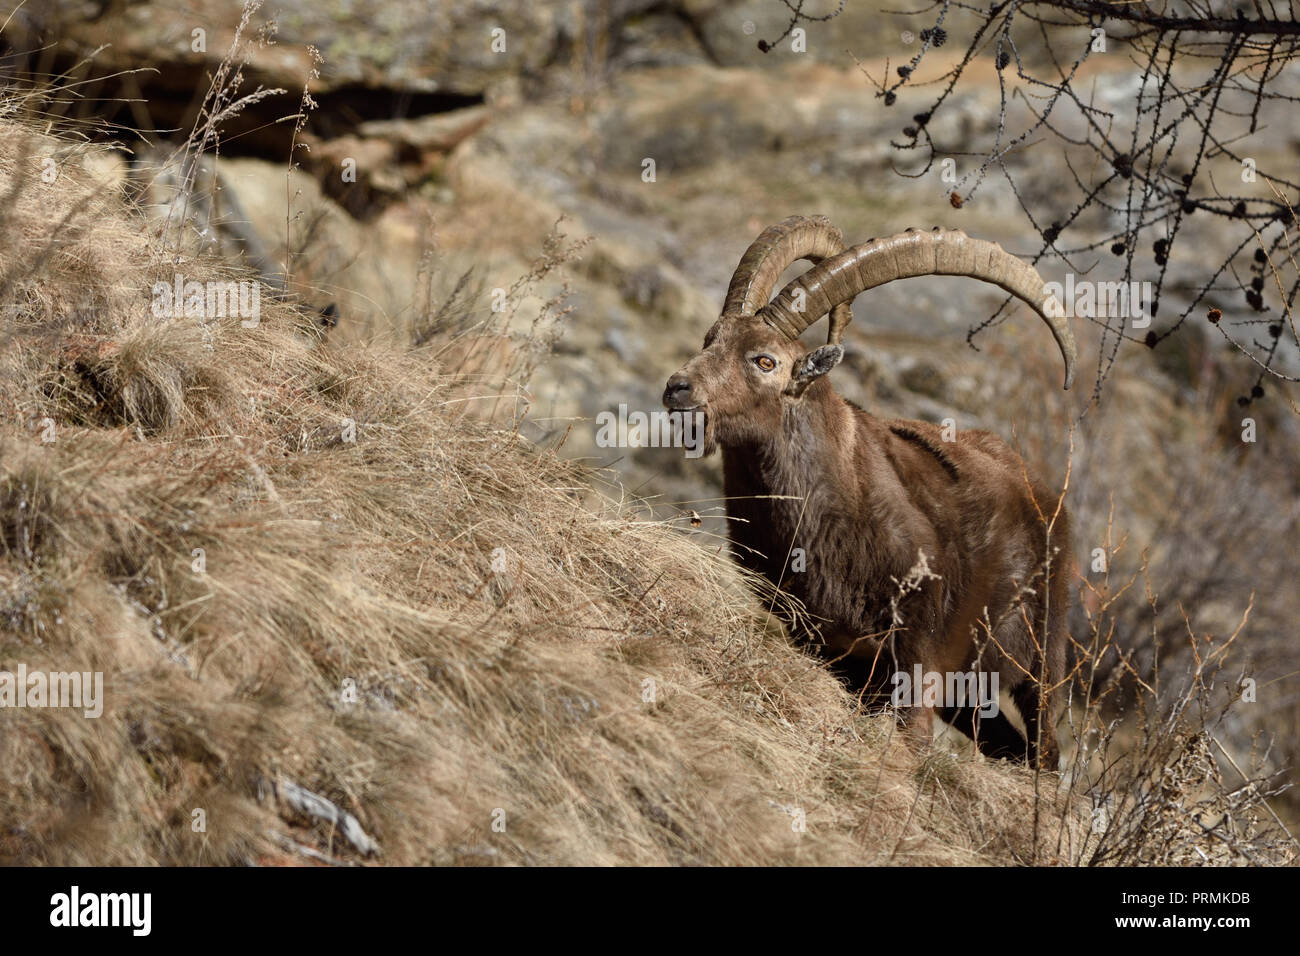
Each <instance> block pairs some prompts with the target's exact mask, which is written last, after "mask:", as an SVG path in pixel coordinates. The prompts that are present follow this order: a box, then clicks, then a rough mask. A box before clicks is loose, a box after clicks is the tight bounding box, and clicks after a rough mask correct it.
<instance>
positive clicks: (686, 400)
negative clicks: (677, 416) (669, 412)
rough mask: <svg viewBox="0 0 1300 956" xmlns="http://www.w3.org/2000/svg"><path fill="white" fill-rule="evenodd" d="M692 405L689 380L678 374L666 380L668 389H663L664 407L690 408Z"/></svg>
mask: <svg viewBox="0 0 1300 956" xmlns="http://www.w3.org/2000/svg"><path fill="white" fill-rule="evenodd" d="M693 404H695V403H694V402H692V401H691V382H690V379H688V378H687V377H686V376H685V375H683V374H682V373H681V372H678V373H677V374H676V375H674V376H673V377H672V378H670V379H669V380H668V387H667V388H665V389H664V407H665V408H690V407H691V406H692V405H693Z"/></svg>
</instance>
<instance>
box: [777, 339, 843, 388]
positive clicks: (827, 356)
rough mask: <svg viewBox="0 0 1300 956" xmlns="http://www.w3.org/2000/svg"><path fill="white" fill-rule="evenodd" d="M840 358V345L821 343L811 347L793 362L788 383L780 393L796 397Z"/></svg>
mask: <svg viewBox="0 0 1300 956" xmlns="http://www.w3.org/2000/svg"><path fill="white" fill-rule="evenodd" d="M842 358H844V346H842V345H823V346H822V347H821V348H819V349H813V350H812V351H811V352H809V353H808V354H807V355H805V356H804V357H803V358H801V359H800V360H799V361H798V362H796V363H795V365H794V369H793V371H792V372H791V373H790V384H789V385H787V386H786V387H785V388H784V389H783V390H782V394H785V395H789V396H790V397H791V398H798V397H799V396H800V395H802V394H803V391H804V389H805V388H807V387H808V386H809V385H811V384H812V383H813V382H815V381H817V379H819V378H821V377H822V376H823V375H825V374H826V373H827V372H829V371H830V370H831V369H833V368H834V367H835V366H837V365H839V364H840V360H841V359H842Z"/></svg>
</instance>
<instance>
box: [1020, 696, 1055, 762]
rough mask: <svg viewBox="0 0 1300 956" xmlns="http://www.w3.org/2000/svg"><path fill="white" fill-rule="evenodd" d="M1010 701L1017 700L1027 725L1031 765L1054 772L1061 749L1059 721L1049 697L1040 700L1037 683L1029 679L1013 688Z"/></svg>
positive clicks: (1022, 717)
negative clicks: (1057, 733)
mask: <svg viewBox="0 0 1300 956" xmlns="http://www.w3.org/2000/svg"><path fill="white" fill-rule="evenodd" d="M1011 699H1012V700H1013V701H1015V704H1016V707H1017V709H1019V711H1020V716H1021V719H1023V720H1024V722H1025V736H1026V738H1027V740H1026V742H1025V743H1026V748H1027V751H1028V753H1027V756H1028V759H1029V764H1030V766H1038V767H1040V768H1041V769H1043V770H1055V769H1056V767H1057V763H1058V762H1059V760H1060V757H1061V750H1060V748H1059V747H1058V746H1057V744H1056V720H1055V715H1054V712H1053V710H1052V702H1051V699H1050V695H1049V697H1048V699H1044V700H1040V698H1039V693H1038V681H1036V680H1031V679H1026V680H1023V681H1021V682H1020V683H1019V684H1017V685H1016V686H1015V687H1013V688H1011ZM1043 715H1046V716H1047V720H1046V721H1044V720H1042V716H1043ZM1040 736H1041V739H1039V738H1040Z"/></svg>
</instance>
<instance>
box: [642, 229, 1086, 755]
mask: <svg viewBox="0 0 1300 956" xmlns="http://www.w3.org/2000/svg"><path fill="white" fill-rule="evenodd" d="M798 259H807V260H809V261H810V262H812V263H813V265H812V267H811V268H810V269H809V270H808V271H807V272H805V273H804V274H803V275H801V276H800V277H799V278H797V279H795V280H794V281H793V282H791V283H790V284H789V285H787V286H786V288H785V289H784V290H783V291H782V292H781V293H780V294H779V295H778V296H777V297H776V298H775V299H773V300H771V301H770V302H769V301H768V300H769V298H770V296H771V292H772V289H773V287H774V286H775V283H776V281H777V279H778V278H779V277H780V275H781V273H782V272H784V270H785V269H786V268H787V267H788V266H789V265H790V264H791V263H793V262H795V261H796V260H798ZM921 275H965V276H971V277H973V278H977V279H981V280H983V281H986V282H991V283H994V284H996V285H998V286H1000V287H1001V288H1003V289H1005V290H1006V291H1008V292H1010V293H1012V294H1013V295H1016V296H1018V297H1019V298H1021V299H1022V300H1024V301H1025V302H1027V303H1028V304H1029V305H1031V306H1032V307H1033V308H1034V310H1035V311H1036V312H1037V313H1038V315H1039V316H1040V317H1041V318H1042V319H1043V321H1044V322H1046V323H1047V325H1048V328H1049V329H1050V330H1051V332H1052V334H1053V336H1054V338H1055V340H1056V344H1057V346H1058V348H1059V349H1060V351H1061V355H1062V358H1063V359H1064V362H1065V368H1066V383H1065V384H1066V387H1067V388H1068V387H1069V384H1070V380H1071V378H1072V375H1073V369H1074V360H1075V345H1074V339H1073V337H1072V335H1071V332H1070V329H1069V326H1068V324H1067V322H1066V320H1065V319H1064V318H1063V315H1064V313H1063V311H1062V310H1060V309H1059V307H1058V306H1057V304H1056V303H1055V302H1054V301H1053V300H1052V298H1051V296H1050V295H1047V294H1045V292H1044V283H1043V280H1042V279H1041V277H1040V276H1039V275H1038V273H1037V272H1036V271H1035V270H1034V269H1033V268H1032V267H1031V266H1029V265H1028V264H1026V263H1024V262H1021V261H1020V260H1018V259H1016V258H1015V257H1013V256H1010V255H1008V254H1007V253H1005V252H1003V251H1002V249H1000V248H999V247H998V246H996V245H994V244H993V243H990V242H984V241H980V240H973V239H970V238H968V237H967V236H965V235H964V234H963V233H961V232H957V231H944V230H938V229H936V230H934V231H932V232H929V233H922V232H916V231H914V230H908V231H907V232H905V233H900V234H898V235H896V236H891V237H889V238H886V239H879V240H875V239H873V240H868V241H867V242H865V243H862V244H861V245H858V246H855V247H853V248H852V249H845V248H844V244H843V240H842V238H841V235H840V233H839V230H837V229H836V228H835V227H834V226H832V225H831V224H830V222H829V221H828V220H826V219H825V218H824V217H820V216H818V217H798V216H796V217H791V218H790V219H787V220H785V221H783V222H781V223H779V224H777V225H775V226H772V227H770V228H768V229H767V230H765V231H764V232H763V233H762V235H760V236H759V237H758V239H757V240H755V242H754V243H753V244H752V245H751V246H750V247H749V250H748V251H747V252H746V253H745V256H744V258H743V259H742V260H741V262H740V266H739V267H738V268H737V270H736V273H735V275H734V276H733V278H732V281H731V285H730V288H729V290H728V293H727V299H726V303H725V305H724V307H723V310H722V316H721V317H720V318H719V319H718V320H717V321H716V322H715V323H714V324H713V326H712V327H711V328H710V329H709V331H708V334H707V335H706V336H705V339H704V347H703V349H702V350H701V351H700V352H699V353H697V354H696V355H695V356H694V357H693V358H691V360H690V361H689V362H687V363H686V365H685V366H684V367H683V368H682V369H681V370H680V371H679V372H677V373H676V374H674V375H673V376H672V377H671V378H669V380H668V384H667V387H666V388H665V390H664V398H663V400H664V405H665V406H666V407H667V408H669V409H673V410H679V411H685V410H690V411H692V412H697V413H703V415H704V420H705V435H704V450H705V454H711V453H712V452H713V451H715V450H717V449H719V448H720V449H721V451H722V456H723V481H724V491H725V494H726V498H727V516H728V519H729V523H730V534H731V538H732V543H733V552H734V554H735V557H736V560H737V561H739V562H740V563H741V564H742V565H743V566H745V567H747V568H749V569H751V570H753V571H756V572H758V573H759V574H761V575H763V576H764V577H766V578H767V579H768V580H769V581H770V582H771V583H772V584H774V585H775V586H776V587H777V588H779V589H781V590H783V591H784V592H786V593H788V594H790V595H792V596H794V597H795V598H797V599H798V600H799V602H800V603H801V604H802V606H803V608H804V610H805V611H806V612H807V614H806V615H803V614H800V615H798V616H797V617H794V616H791V617H789V618H788V623H789V624H790V626H791V632H792V636H793V637H794V638H795V639H796V640H797V641H800V642H801V643H805V644H807V645H808V646H810V647H812V648H814V649H815V650H816V651H817V652H818V653H820V654H821V655H823V656H824V657H825V658H826V659H827V660H828V661H829V662H830V663H831V665H832V667H833V669H834V670H835V671H836V672H837V673H838V674H839V675H840V676H841V677H842V678H843V679H844V680H845V681H846V682H847V683H848V684H849V686H850V688H851V689H852V690H854V691H855V692H857V693H858V694H859V695H861V696H862V698H863V699H864V700H865V701H866V702H868V703H869V704H880V705H883V704H886V703H888V701H889V698H890V693H889V691H890V687H891V686H892V681H891V678H892V675H894V674H896V673H898V672H900V671H904V672H910V671H912V670H913V668H920V669H921V670H922V671H925V672H931V671H933V672H940V673H947V672H966V671H974V672H979V673H988V674H993V675H996V677H997V683H998V684H1000V686H1001V687H1002V688H1004V689H1006V690H1007V692H1008V696H1009V697H1010V699H1011V700H1012V701H1013V702H1014V704H1015V708H1016V710H1017V711H1019V713H1020V716H1021V718H1022V720H1023V723H1024V728H1025V731H1024V733H1023V734H1022V733H1021V732H1020V731H1019V730H1017V729H1016V727H1015V726H1014V725H1013V724H1012V723H1011V721H1010V720H1008V718H1007V717H1006V715H1005V714H1003V713H998V714H997V715H996V716H992V717H990V716H989V715H988V711H987V709H983V710H984V712H983V713H981V710H982V708H980V707H978V706H969V705H967V706H960V705H958V704H945V705H942V706H916V707H909V708H902V709H900V710H899V711H898V715H899V719H900V721H901V723H902V725H903V726H904V728H905V729H906V730H907V731H908V737H909V739H911V740H913V741H925V740H928V739H929V738H930V736H931V734H932V728H933V719H934V716H935V713H936V712H937V713H938V715H939V716H940V717H942V718H943V719H944V720H946V721H947V722H949V723H950V724H952V725H953V726H954V727H956V728H957V729H958V730H960V731H962V732H963V733H965V734H966V735H967V736H969V737H971V738H972V739H973V740H975V742H976V745H977V746H978V747H979V749H980V750H981V751H982V752H983V753H985V754H987V755H989V756H998V757H1012V758H1018V759H1026V760H1029V761H1030V762H1031V763H1034V764H1036V765H1040V766H1044V767H1047V768H1052V767H1054V766H1055V765H1056V762H1057V758H1058V748H1057V744H1056V739H1055V734H1054V727H1055V723H1056V717H1057V716H1058V714H1059V700H1060V697H1059V695H1054V694H1053V690H1054V689H1056V685H1057V684H1058V683H1059V682H1061V681H1062V680H1064V678H1065V657H1066V653H1065V648H1066V641H1067V637H1066V632H1065V616H1066V611H1067V601H1068V584H1069V574H1070V570H1071V567H1072V561H1071V558H1070V536H1069V519H1068V516H1067V515H1066V512H1065V510H1064V508H1063V507H1061V502H1060V497H1059V495H1057V494H1055V493H1053V492H1051V491H1050V490H1049V489H1048V487H1047V486H1046V485H1044V484H1043V483H1042V482H1040V481H1039V480H1038V479H1037V478H1035V477H1033V476H1032V474H1031V473H1030V471H1029V469H1028V468H1027V466H1026V465H1025V463H1024V462H1023V461H1022V460H1021V458H1020V457H1019V456H1018V455H1017V454H1016V453H1015V452H1014V451H1012V450H1011V448H1009V447H1008V446H1007V445H1006V444H1005V443H1004V442H1003V441H1002V440H1001V439H999V438H998V437H997V436H995V435H993V434H991V433H989V432H985V431H974V430H972V431H959V432H957V433H956V434H955V435H945V434H944V432H943V430H941V429H940V428H939V427H938V426H935V425H933V424H930V423H927V422H918V421H903V420H891V419H883V418H878V417H876V416H874V415H871V414H869V413H868V412H866V411H865V410H864V409H862V408H861V407H859V406H857V405H855V404H853V403H851V402H849V401H846V400H845V399H843V398H841V397H840V396H838V395H836V394H835V391H834V388H833V387H832V385H831V382H830V378H829V376H828V373H829V372H830V371H831V370H832V369H834V368H835V366H836V365H838V364H839V363H840V361H841V359H842V358H843V357H844V348H843V345H842V344H841V341H842V338H843V334H844V330H845V328H846V327H847V325H848V323H849V320H850V319H851V317H852V313H851V311H850V305H851V303H852V301H853V299H854V298H855V297H856V296H857V295H858V294H860V293H861V292H864V291H866V290H867V289H871V288H874V287H875V286H878V285H881V284H883V283H885V282H890V281H893V280H894V279H900V278H906V277H911V276H921ZM828 313H829V315H830V334H829V339H828V342H827V344H825V345H823V346H820V347H817V348H813V349H811V350H809V349H807V348H805V347H804V346H803V345H801V344H800V342H799V338H798V337H799V335H800V334H801V333H802V332H803V331H804V330H805V329H807V328H808V326H810V325H811V324H812V323H813V322H814V321H816V320H817V319H819V318H820V317H822V316H823V315H826V314H828ZM948 438H951V439H952V440H946V439H948ZM795 549H802V551H803V553H804V554H806V556H807V558H806V563H805V566H804V567H803V568H802V569H801V570H796V569H794V568H792V567H791V566H790V564H789V560H788V559H789V556H790V555H791V554H792V553H793V552H794V551H795ZM995 686H996V685H995Z"/></svg>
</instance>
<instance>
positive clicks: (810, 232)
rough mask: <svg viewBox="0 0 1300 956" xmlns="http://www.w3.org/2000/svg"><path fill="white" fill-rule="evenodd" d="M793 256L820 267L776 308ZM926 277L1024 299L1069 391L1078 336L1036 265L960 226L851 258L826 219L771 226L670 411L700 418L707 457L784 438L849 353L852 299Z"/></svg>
mask: <svg viewBox="0 0 1300 956" xmlns="http://www.w3.org/2000/svg"><path fill="white" fill-rule="evenodd" d="M798 259H807V260H809V261H810V262H812V263H813V267H812V268H811V269H809V270H808V271H807V272H805V273H804V274H803V275H801V276H800V277H799V278H797V279H795V280H794V281H792V282H791V283H790V284H789V285H787V286H786V287H785V288H784V289H783V290H782V291H781V293H780V294H779V295H778V296H777V297H776V298H775V299H772V301H771V302H769V301H768V299H769V298H770V297H771V294H772V289H773V288H774V287H775V285H776V282H777V280H778V279H779V278H780V277H781V273H782V272H784V271H785V270H786V268H788V267H789V265H790V264H791V263H792V262H794V261H796V260H798ZM926 275H963V276H971V277H972V278H976V279H981V280H983V281H985V282H990V283H992V284H994V285H997V286H999V287H1001V288H1002V289H1005V290H1006V291H1007V292H1010V293H1011V294H1012V295H1015V296H1017V297H1018V298H1020V299H1022V300H1024V301H1025V302H1027V303H1028V304H1029V305H1030V306H1032V307H1033V309H1034V311H1036V312H1037V313H1038V314H1039V316H1040V317H1042V319H1043V321H1045V322H1046V323H1047V325H1048V327H1049V328H1050V329H1051V331H1052V335H1053V337H1054V338H1055V339H1056V344H1057V346H1058V347H1059V348H1060V350H1061V357H1062V358H1063V359H1064V361H1065V387H1066V388H1069V387H1070V383H1071V381H1072V380H1073V378H1074V358H1075V345H1074V337H1073V335H1072V334H1071V332H1070V328H1069V326H1068V325H1067V323H1066V321H1065V318H1064V317H1063V316H1064V312H1063V310H1062V309H1061V308H1060V305H1059V303H1057V302H1056V301H1055V300H1054V299H1053V298H1052V297H1051V296H1050V295H1049V294H1048V293H1047V292H1046V291H1045V289H1044V282H1043V280H1042V278H1041V277H1040V276H1039V275H1038V272H1037V271H1036V270H1035V269H1034V268H1033V266H1031V265H1029V264H1028V263H1026V262H1022V261H1021V260H1019V259H1017V258H1016V257H1014V256H1011V255H1008V254H1007V253H1005V252H1003V251H1002V249H1001V248H1000V247H999V246H998V245H997V244H995V243H992V242H986V241H983V240H979V239H971V238H969V237H967V236H966V234H965V233H963V232H960V231H958V230H955V229H952V230H944V229H938V228H936V229H934V230H932V231H930V232H917V231H916V230H912V229H909V230H907V231H906V232H902V233H899V234H897V235H894V236H890V237H888V238H885V239H868V240H867V241H866V242H864V243H861V244H860V245H857V246H854V247H853V248H851V249H845V248H844V240H843V238H842V236H841V235H840V231H839V230H838V229H836V228H835V227H834V226H833V225H831V223H830V221H829V220H827V219H826V218H825V217H823V216H811V217H808V216H791V217H790V218H789V219H786V220H784V221H783V222H780V223H778V224H777V225H775V226H770V227H768V228H767V229H765V230H764V231H763V233H762V235H760V236H759V237H758V238H757V239H756V240H754V242H753V244H752V245H750V247H749V249H748V250H747V251H746V252H745V255H744V257H743V258H742V259H741V260H740V265H739V266H738V267H737V269H736V273H735V275H733V276H732V279H731V286H730V288H729V289H728V290H727V299H726V304H725V305H724V306H723V309H722V316H721V317H720V318H719V319H718V321H717V322H715V323H714V324H713V327H712V328H710V329H709V332H708V334H707V335H706V336H705V338H704V348H703V349H702V350H701V351H700V352H699V353H698V354H696V355H695V356H694V357H693V358H692V359H691V360H690V361H689V362H687V363H686V365H685V366H683V367H682V369H681V371H679V372H677V373H676V374H674V375H673V376H672V377H671V378H670V379H668V385H667V388H665V389H664V405H665V406H666V407H668V408H669V409H673V410H687V409H698V410H699V411H702V412H704V414H705V428H706V432H705V451H706V452H710V451H712V450H713V449H714V448H716V447H717V445H719V444H723V445H732V444H745V443H748V442H751V441H756V440H761V439H762V438H763V437H764V436H772V435H775V434H778V433H779V430H780V425H781V421H782V417H783V414H784V410H785V409H786V408H787V407H789V406H790V405H792V404H795V403H799V402H801V401H803V400H804V399H805V396H806V395H808V394H813V393H815V392H816V391H817V390H818V389H820V388H826V387H828V386H827V385H825V384H820V385H819V384H818V383H819V381H820V380H821V378H822V376H824V375H825V374H826V373H827V372H829V371H830V370H831V369H833V368H834V367H835V366H836V365H837V364H838V363H839V361H840V359H841V358H843V356H844V349H843V346H842V345H841V341H842V339H843V337H844V330H845V329H846V328H847V327H848V324H849V321H850V320H851V319H852V317H853V313H852V311H851V308H850V307H851V305H852V302H853V300H854V298H856V297H857V296H858V295H859V294H860V293H862V292H865V291H866V290H868V289H873V288H875V287H876V286H878V285H883V284H885V283H886V282H892V281H894V280H895V279H903V278H910V277H914V276H926ZM828 312H829V313H830V333H829V336H828V340H827V344H826V345H823V346H821V347H820V348H815V349H812V350H811V351H809V350H808V349H806V348H804V347H803V346H802V345H800V343H799V335H800V334H801V333H802V332H803V331H804V330H805V329H807V328H808V327H809V326H810V325H812V324H813V322H815V321H817V320H818V319H820V318H821V317H822V316H823V315H826V314H827V313H828ZM810 388H811V389H812V392H810V391H809V390H810Z"/></svg>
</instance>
